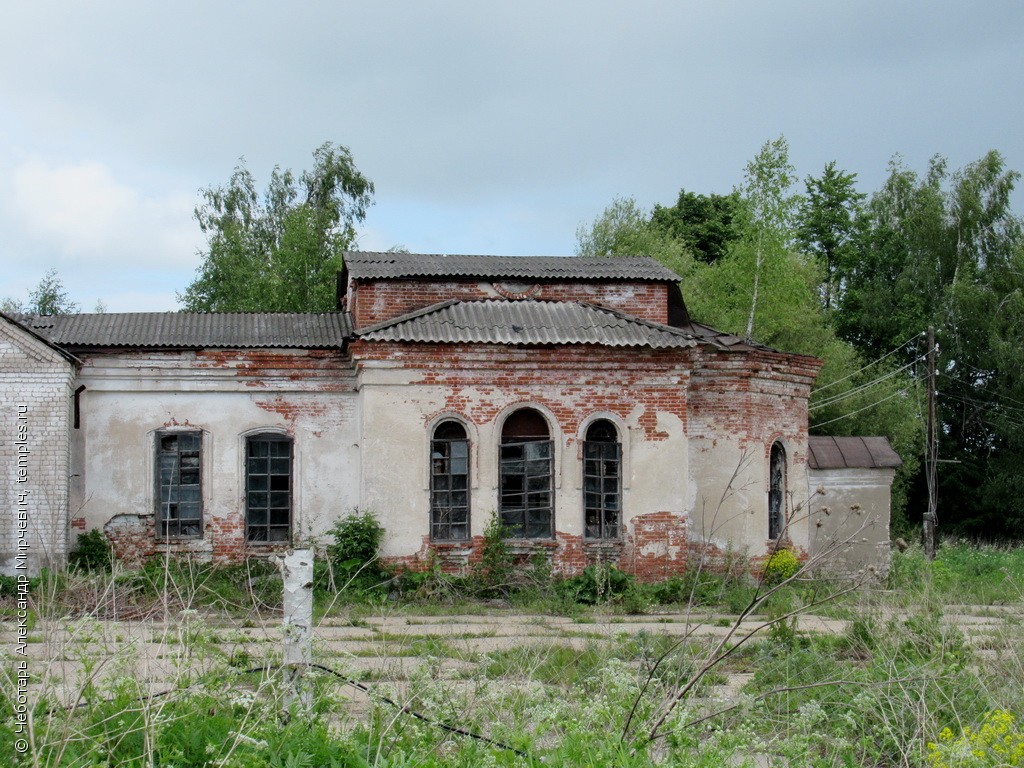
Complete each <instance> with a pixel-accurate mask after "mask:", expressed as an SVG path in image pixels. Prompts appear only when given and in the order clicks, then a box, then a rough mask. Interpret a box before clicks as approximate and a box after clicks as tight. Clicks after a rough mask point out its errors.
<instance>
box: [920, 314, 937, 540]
mask: <svg viewBox="0 0 1024 768" xmlns="http://www.w3.org/2000/svg"><path fill="white" fill-rule="evenodd" d="M938 463H939V441H938V424H937V419H936V418H935V327H934V326H931V325H929V326H928V435H927V442H926V445H925V457H924V471H925V478H926V479H927V482H928V511H927V512H925V513H924V531H923V532H922V533H923V537H924V542H923V545H924V554H925V556H926V557H927V558H928V559H929V560H934V559H935V528H936V527H937V525H938V522H939V514H938V507H939V489H938V482H937V481H938V474H937V473H936V467H937V466H938Z"/></svg>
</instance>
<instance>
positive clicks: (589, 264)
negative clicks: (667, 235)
mask: <svg viewBox="0 0 1024 768" xmlns="http://www.w3.org/2000/svg"><path fill="white" fill-rule="evenodd" d="M345 266H346V268H347V269H348V272H349V275H350V276H351V277H352V279H353V280H374V279H378V280H379V279H398V278H414V277H479V278H504V279H513V280H568V281H580V280H583V281H587V280H593V281H602V282H603V281H609V280H613V281H614V280H623V281H654V282H677V281H678V280H679V275H677V274H676V273H675V272H673V271H672V270H670V269H667V268H666V267H663V266H662V265H661V264H659V263H658V262H657V261H655V260H654V259H652V258H649V257H647V256H615V257H585V256H479V255H478V256H472V255H457V254H451V255H449V254H443V253H391V252H387V253H375V252H370V251H350V252H348V253H346V254H345Z"/></svg>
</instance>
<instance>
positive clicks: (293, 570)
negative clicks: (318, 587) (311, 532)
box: [279, 549, 313, 710]
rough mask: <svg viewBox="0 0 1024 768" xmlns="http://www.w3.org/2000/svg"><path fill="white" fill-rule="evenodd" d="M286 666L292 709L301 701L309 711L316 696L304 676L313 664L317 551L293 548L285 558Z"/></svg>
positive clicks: (283, 571) (287, 701)
mask: <svg viewBox="0 0 1024 768" xmlns="http://www.w3.org/2000/svg"><path fill="white" fill-rule="evenodd" d="M279 562H280V564H281V573H282V574H283V576H284V666H285V680H286V681H287V682H288V685H289V688H290V691H289V693H288V696H287V698H286V700H285V703H286V705H287V706H288V707H291V704H292V702H295V701H297V702H298V704H299V707H300V708H302V709H304V710H305V709H308V708H309V707H310V705H311V704H312V697H311V695H310V692H309V690H308V689H306V688H305V686H303V685H302V676H303V673H304V672H305V670H306V668H307V667H308V666H309V664H310V663H312V661H313V651H312V644H313V550H312V549H290V550H288V552H287V554H286V555H285V556H284V559H283V560H280V561H279Z"/></svg>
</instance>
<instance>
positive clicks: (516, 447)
mask: <svg viewBox="0 0 1024 768" xmlns="http://www.w3.org/2000/svg"><path fill="white" fill-rule="evenodd" d="M553 456H554V450H553V443H552V442H551V441H550V440H531V441H528V442H508V443H503V444H502V446H501V524H502V525H503V526H505V528H506V529H507V531H508V536H509V537H510V538H516V539H539V538H551V536H552V535H553V531H552V526H551V524H552V522H553V520H552V518H553V515H552V512H553V508H554V507H553V494H552V487H553V483H552V477H553V475H554V459H553Z"/></svg>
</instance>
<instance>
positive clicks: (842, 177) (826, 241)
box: [797, 162, 867, 310]
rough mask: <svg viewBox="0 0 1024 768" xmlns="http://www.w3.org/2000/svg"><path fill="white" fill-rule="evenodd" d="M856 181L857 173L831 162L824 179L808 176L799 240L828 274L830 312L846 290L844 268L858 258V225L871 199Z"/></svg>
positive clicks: (824, 291) (824, 293)
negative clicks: (863, 207)
mask: <svg viewBox="0 0 1024 768" xmlns="http://www.w3.org/2000/svg"><path fill="white" fill-rule="evenodd" d="M856 179H857V174H855V173H844V172H843V171H839V170H836V164H835V162H830V163H828V164H827V165H826V166H825V170H824V171H823V172H822V174H821V176H820V177H818V178H814V177H813V176H808V177H807V180H806V182H805V183H806V185H807V196H806V197H805V198H804V200H803V202H802V204H801V206H800V212H799V217H800V223H799V227H798V229H797V239H798V242H799V243H800V245H801V246H802V247H803V249H804V250H805V251H806V252H807V253H810V254H813V255H814V256H815V258H816V259H817V260H818V264H819V266H820V268H821V270H822V271H823V273H824V276H823V278H822V283H821V299H822V303H823V304H824V305H825V309H826V310H828V309H831V308H832V305H833V302H834V300H835V298H836V297H837V296H838V294H839V293H840V291H841V290H842V283H841V281H840V279H839V276H840V275H841V274H842V271H841V270H842V268H843V267H845V266H847V265H848V264H849V263H850V262H851V260H852V259H853V258H854V256H855V249H856V243H855V241H856V238H857V234H858V226H857V222H858V220H859V214H860V210H861V206H862V204H863V201H864V199H865V198H866V197H867V196H866V195H865V194H863V193H861V192H858V191H857V189H856V188H855V186H854V184H855V182H856Z"/></svg>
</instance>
